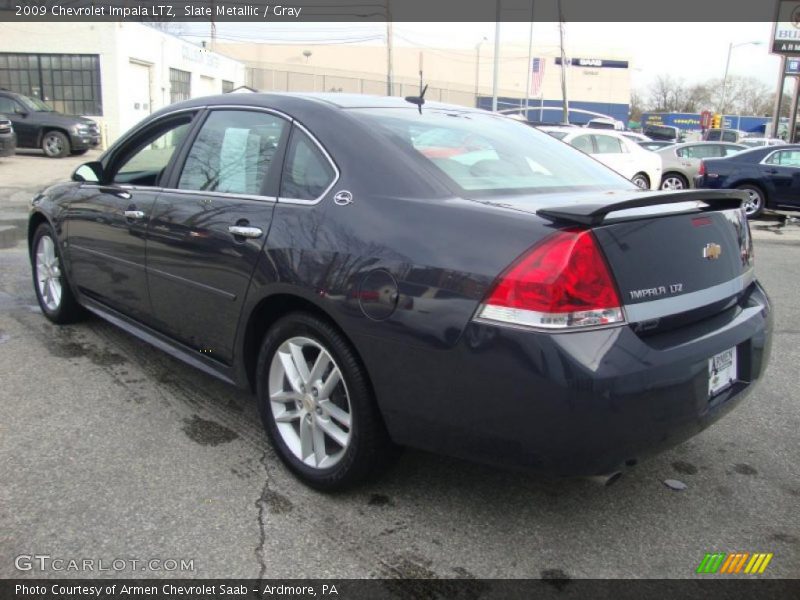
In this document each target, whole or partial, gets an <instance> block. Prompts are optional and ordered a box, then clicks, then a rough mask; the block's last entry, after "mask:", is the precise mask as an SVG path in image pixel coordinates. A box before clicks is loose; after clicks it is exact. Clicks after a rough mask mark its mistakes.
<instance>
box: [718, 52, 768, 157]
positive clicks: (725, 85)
mask: <svg viewBox="0 0 800 600" xmlns="http://www.w3.org/2000/svg"><path fill="white" fill-rule="evenodd" d="M760 45H761V40H756V41H752V42H742V43H740V44H734V43H733V42H731V43H730V44H728V59H727V60H726V61H725V75H724V76H723V78H722V102H720V107H719V111H720V113H721V116H722V118H721V120H720V124H719V130H720V133H719V141H720V142H723V141H725V140H723V139H722V135H723V134H722V132H723V131H725V108H726V107H725V101H726V100H727V97H728V71H729V70H730V67H731V52H733V49H734V48H739V47H740V46H760Z"/></svg>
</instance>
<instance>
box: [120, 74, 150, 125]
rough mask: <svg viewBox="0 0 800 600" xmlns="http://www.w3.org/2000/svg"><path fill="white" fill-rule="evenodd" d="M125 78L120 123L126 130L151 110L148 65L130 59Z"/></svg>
mask: <svg viewBox="0 0 800 600" xmlns="http://www.w3.org/2000/svg"><path fill="white" fill-rule="evenodd" d="M125 79H126V81H125V85H126V92H127V93H126V95H125V98H124V99H123V101H122V102H123V107H124V112H123V115H122V125H123V128H124V129H125V130H127V129H130V128H131V127H133V126H134V125H136V123H138V122H139V121H141V120H142V119H144V118H145V117H146V116H147V115H149V114H150V113H151V112H152V111H151V106H150V65H145V64H142V63H138V62H133V61H131V62H130V63H128V76H127V77H126V78H125Z"/></svg>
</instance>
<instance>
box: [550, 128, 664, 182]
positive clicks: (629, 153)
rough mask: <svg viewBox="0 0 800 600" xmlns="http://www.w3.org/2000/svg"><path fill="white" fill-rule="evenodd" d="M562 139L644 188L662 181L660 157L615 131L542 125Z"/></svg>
mask: <svg viewBox="0 0 800 600" xmlns="http://www.w3.org/2000/svg"><path fill="white" fill-rule="evenodd" d="M540 129H541V130H542V131H544V132H546V133H549V134H550V135H552V136H553V137H555V138H558V139H560V140H561V141H562V142H564V143H567V144H569V145H570V146H573V147H575V148H577V149H578V150H581V151H582V152H585V153H586V154H589V155H591V156H592V158H594V159H596V160H598V161H600V162H601V163H603V164H604V165H606V166H607V167H610V168H612V169H614V170H615V171H616V172H617V173H619V174H620V175H622V176H624V177H627V178H628V179H630V180H631V181H632V182H633V183H635V184H636V185H638V186H639V187H640V188H642V189H645V190H657V189H658V186H659V185H661V157H660V156H658V155H657V154H655V153H654V152H650V151H648V150H645V149H644V148H642V147H641V146H639V144H637V143H636V142H634V141H633V140H630V139H628V138H626V137H625V136H624V135H622V134H619V133H616V132H614V131H602V132H601V131H597V130H594V131H589V130H587V129H585V128H575V127H541V128H540Z"/></svg>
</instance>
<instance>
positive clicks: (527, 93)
mask: <svg viewBox="0 0 800 600" xmlns="http://www.w3.org/2000/svg"><path fill="white" fill-rule="evenodd" d="M533 1H534V0H531V27H530V31H529V33H528V81H527V84H526V85H525V120H526V121H528V120H529V119H528V105H529V103H530V101H531V70H532V69H533V65H532V64H531V58H532V56H533ZM540 68H541V67H540Z"/></svg>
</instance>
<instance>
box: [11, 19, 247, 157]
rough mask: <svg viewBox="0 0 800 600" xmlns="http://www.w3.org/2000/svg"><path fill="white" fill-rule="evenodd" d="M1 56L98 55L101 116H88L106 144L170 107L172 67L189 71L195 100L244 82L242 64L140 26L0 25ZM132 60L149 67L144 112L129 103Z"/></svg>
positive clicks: (130, 24) (120, 24)
mask: <svg viewBox="0 0 800 600" xmlns="http://www.w3.org/2000/svg"><path fill="white" fill-rule="evenodd" d="M0 52H20V53H43V54H51V53H52V54H97V55H99V56H100V78H101V85H102V100H103V115H102V116H100V115H86V116H90V117H92V118H94V119H96V120H97V121H98V122H99V123H100V124H101V126H102V127H103V129H104V132H105V134H106V138H107V141H108V143H111V142H113V141H114V140H115V139H117V137H119V136H120V135H121V134H122V133H123V132H124V131H126V130H127V129H128V127H130V126H131V125H132V124H133V122H134V121H135V120H138V119H139V118H141V117H142V116H145V114H147V113H150V112H153V111H155V110H158V109H159V108H161V107H163V106H166V105H167V104H169V103H170V82H169V69H170V68H174V69H180V70H182V71H188V72H190V73H191V92H192V97H196V96H199V95H202V94H203V93H204V92H208V91H212V90H213V91H214V93H221V92H222V80H223V79H224V80H227V81H232V82H233V83H234V87H236V86H239V85H244V83H245V67H244V65H243V64H242V63H240V62H238V61H236V60H233V59H231V58H229V57H226V56H223V55H220V54H217V53H212V52H209V51H206V50H203V49H201V48H200V47H198V46H195V45H193V44H190V43H188V42H185V41H183V40H181V39H179V38H177V37H175V36H172V35H169V34H165V33H162V32H160V31H158V30H156V29H154V28H152V27H147V26H145V25H141V24H139V23H42V24H34V23H13V24H6V23H0ZM131 62H135V63H138V64H139V65H145V66H147V67H149V73H150V93H149V99H150V102H148V103H147V104H148V106H147V109H146V113H142V114H139V113H135V112H134V111H133V109H132V106H131V103H130V102H129V100H130V98H129V94H128V92H127V78H128V76H129V74H130V72H129V69H130V64H131ZM201 77H205V78H206V79H205V80H201ZM140 108H141V107H140Z"/></svg>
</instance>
